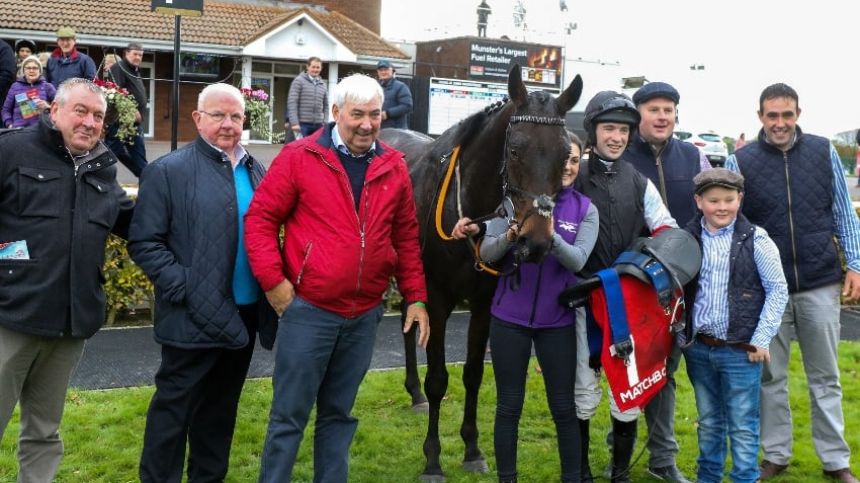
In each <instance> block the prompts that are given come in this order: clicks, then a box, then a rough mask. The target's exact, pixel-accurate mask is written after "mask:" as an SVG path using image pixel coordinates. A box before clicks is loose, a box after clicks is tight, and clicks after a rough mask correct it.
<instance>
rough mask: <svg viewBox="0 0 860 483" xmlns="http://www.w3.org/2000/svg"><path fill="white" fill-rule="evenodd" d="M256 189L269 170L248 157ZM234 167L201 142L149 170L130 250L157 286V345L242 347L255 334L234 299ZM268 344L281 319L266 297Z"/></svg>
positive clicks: (262, 317) (262, 324)
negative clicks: (251, 334) (249, 328)
mask: <svg viewBox="0 0 860 483" xmlns="http://www.w3.org/2000/svg"><path fill="white" fill-rule="evenodd" d="M242 162H244V163H245V165H246V166H247V167H248V171H249V173H250V175H251V184H252V185H253V186H254V187H257V185H258V184H259V183H260V180H261V179H262V177H263V173H264V168H263V165H262V164H260V163H259V162H257V161H256V160H255V159H254V158H252V157H251V156H250V155H248V156H247V157H246V158H245V159H244V160H243V161H242ZM237 209H238V208H237V202H236V189H235V186H234V181H233V167H232V165H231V164H230V160H229V159H228V158H227V156H226V155H225V154H224V153H222V152H220V151H218V150H216V149H215V148H213V147H212V146H210V145H209V144H208V143H207V142H206V141H204V140H203V139H202V138H200V137H198V138H197V140H196V141H195V142H193V143H190V144H188V145H186V146H184V147H183V148H181V149H179V150H177V151H174V152H172V153H170V154H168V155H167V156H164V157H163V158H161V159H158V160H156V161H155V162H153V163H151V164H149V165H147V167H146V168H145V169H144V171H143V175H142V177H141V183H140V191H139V193H138V204H137V208H136V211H135V216H134V218H132V223H131V228H130V230H129V243H128V251H129V254H130V255H131V258H132V259H133V260H134V262H135V263H137V264H138V265H140V267H141V268H142V269H143V271H144V272H145V273H146V275H147V276H148V277H149V278H150V280H152V283H153V285H155V340H156V341H157V342H159V343H161V344H166V345H169V346H173V347H179V348H188V349H191V348H195V349H196V348H209V347H225V348H231V349H236V348H241V347H244V346H245V345H247V343H248V341H249V334H248V331H247V329H246V327H245V324H244V322H243V321H242V319H241V317H240V316H239V311H238V308H237V306H236V303H235V301H234V300H233V284H232V281H233V266H234V263H235V259H236V252H237V249H238V245H239V235H238V230H239V225H238V215H237V214H236V213H237ZM260 302H261V303H259V304H258V305H259V306H260V314H259V315H258V324H259V329H260V342H261V344H262V345H263V346H264V347H267V348H271V346H272V344H273V343H274V332H275V330H274V329H275V327H276V324H277V316H276V315H275V312H274V310H272V309H271V307H270V306H269V304H268V303H266V301H265V299H264V297H263V296H262V294H261V298H260Z"/></svg>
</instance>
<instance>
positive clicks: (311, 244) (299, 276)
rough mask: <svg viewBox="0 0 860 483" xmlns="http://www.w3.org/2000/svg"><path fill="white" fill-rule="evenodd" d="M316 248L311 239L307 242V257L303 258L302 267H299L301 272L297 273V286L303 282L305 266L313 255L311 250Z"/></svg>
mask: <svg viewBox="0 0 860 483" xmlns="http://www.w3.org/2000/svg"><path fill="white" fill-rule="evenodd" d="M313 248H314V242H313V241H309V242H307V243H306V244H305V257H304V259H302V268H300V269H299V274H298V275H296V287H298V286H299V285H301V284H302V275H304V274H305V267H306V266H307V264H308V259H309V258H310V257H311V250H312V249H313Z"/></svg>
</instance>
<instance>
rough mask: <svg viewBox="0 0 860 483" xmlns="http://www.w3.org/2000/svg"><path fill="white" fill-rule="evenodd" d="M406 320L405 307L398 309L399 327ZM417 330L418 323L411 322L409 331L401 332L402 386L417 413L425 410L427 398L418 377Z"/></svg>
mask: <svg viewBox="0 0 860 483" xmlns="http://www.w3.org/2000/svg"><path fill="white" fill-rule="evenodd" d="M405 322H406V307H403V308H402V309H401V310H400V327H403V326H404V325H405ZM417 330H418V324H413V325H412V328H411V329H410V330H409V332H407V333H405V334H403V350H404V353H405V355H406V380H405V381H404V383H403V386H404V387H405V388H406V392H407V393H409V396H411V397H412V410H413V411H415V412H418V413H426V412H427V407H428V406H427V398H426V397H424V393H423V392H421V379H420V378H419V377H418V356H417V355H416V353H415V351H416V350H417V345H418V344H417V343H416V342H415V333H416V331H417Z"/></svg>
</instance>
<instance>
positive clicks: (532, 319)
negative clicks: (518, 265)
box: [529, 262, 543, 327]
mask: <svg viewBox="0 0 860 483" xmlns="http://www.w3.org/2000/svg"><path fill="white" fill-rule="evenodd" d="M542 275H543V262H541V263H540V265H538V276H537V284H536V285H535V296H534V300H533V301H532V314H531V315H530V316H529V327H532V326H533V325H534V323H535V312H537V303H538V294H539V293H540V282H541V278H542Z"/></svg>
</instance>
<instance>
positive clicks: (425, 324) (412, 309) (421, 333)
mask: <svg viewBox="0 0 860 483" xmlns="http://www.w3.org/2000/svg"><path fill="white" fill-rule="evenodd" d="M415 322H418V345H420V346H421V347H423V348H424V349H426V348H427V340H428V339H429V338H430V316H428V315H427V309H425V308H424V307H422V304H418V303H414V304H410V305H409V307H407V308H406V323H404V324H403V333H404V334H405V333H407V332H409V331H410V330H412V324H414V323H415Z"/></svg>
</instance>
